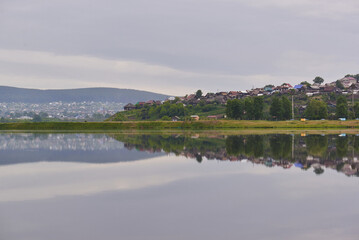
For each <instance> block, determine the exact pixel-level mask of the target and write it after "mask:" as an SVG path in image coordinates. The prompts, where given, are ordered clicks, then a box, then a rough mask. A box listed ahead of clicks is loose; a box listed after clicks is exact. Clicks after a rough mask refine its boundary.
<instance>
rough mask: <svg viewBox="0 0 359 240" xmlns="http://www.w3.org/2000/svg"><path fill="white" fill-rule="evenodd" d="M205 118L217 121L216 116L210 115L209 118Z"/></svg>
mask: <svg viewBox="0 0 359 240" xmlns="http://www.w3.org/2000/svg"><path fill="white" fill-rule="evenodd" d="M207 118H209V119H213V120H217V116H216V115H210V116H207Z"/></svg>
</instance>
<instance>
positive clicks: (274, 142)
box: [113, 134, 359, 176]
mask: <svg viewBox="0 0 359 240" xmlns="http://www.w3.org/2000/svg"><path fill="white" fill-rule="evenodd" d="M113 137H114V138H116V139H117V140H119V141H121V142H124V146H125V147H126V148H128V149H137V150H138V151H146V152H161V151H165V152H167V153H174V154H176V155H181V156H185V157H188V158H193V159H196V160H197V161H198V162H202V161H203V158H206V159H208V160H221V161H226V160H229V161H251V162H253V163H255V164H262V165H265V166H268V167H274V166H280V167H283V168H284V169H288V168H291V167H299V168H301V169H303V170H308V169H310V168H313V171H314V172H315V173H316V174H318V175H319V174H322V173H323V172H324V169H325V168H331V169H335V170H337V171H338V172H342V173H344V174H346V175H347V176H359V161H358V155H359V136H356V135H345V134H342V135H307V136H301V135H288V134H271V135H230V136H225V135H213V136H203V137H200V136H198V135H195V136H186V135H114V136H113Z"/></svg>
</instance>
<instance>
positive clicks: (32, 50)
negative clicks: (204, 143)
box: [0, 0, 359, 96]
mask: <svg viewBox="0 0 359 240" xmlns="http://www.w3.org/2000/svg"><path fill="white" fill-rule="evenodd" d="M358 29H359V1H357V0H315V1H313V0H291V1H284V0H265V1H264V0H262V1H259V0H190V1H189V0H151V1H148V0H102V1H94V0H76V1H73V0H51V1H48V0H0V85H4V86H14V87H25V88H39V89H70V88H84V87H116V88H130V89H140V90H147V91H152V92H158V93H165V94H169V95H176V96H179V95H185V94H189V93H193V92H195V91H196V90H197V89H201V90H202V91H203V92H216V91H229V90H246V89H251V88H253V87H263V86H264V85H266V84H274V85H279V84H282V83H284V82H288V83H291V84H297V83H300V82H301V81H308V82H311V81H312V80H313V79H314V78H315V77H316V76H321V77H323V78H324V80H325V82H332V81H335V80H337V79H340V78H342V77H343V76H344V75H346V74H357V73H359V54H358V43H359V31H358Z"/></svg>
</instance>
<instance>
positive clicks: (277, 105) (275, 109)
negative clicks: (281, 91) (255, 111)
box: [269, 97, 283, 120]
mask: <svg viewBox="0 0 359 240" xmlns="http://www.w3.org/2000/svg"><path fill="white" fill-rule="evenodd" d="M269 112H270V115H271V116H272V118H273V119H275V120H281V119H282V112H283V111H282V101H281V100H280V99H279V98H278V97H274V98H273V99H272V104H271V105H270V109H269Z"/></svg>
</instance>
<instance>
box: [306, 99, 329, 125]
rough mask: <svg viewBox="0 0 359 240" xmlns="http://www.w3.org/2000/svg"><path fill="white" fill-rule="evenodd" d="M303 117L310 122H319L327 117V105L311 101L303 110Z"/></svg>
mask: <svg viewBox="0 0 359 240" xmlns="http://www.w3.org/2000/svg"><path fill="white" fill-rule="evenodd" d="M305 117H306V118H308V119H312V120H319V119H323V118H327V117H328V110H327V105H326V103H325V102H323V101H321V100H317V99H312V100H311V101H310V102H309V104H308V105H307V109H306V110H305Z"/></svg>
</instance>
